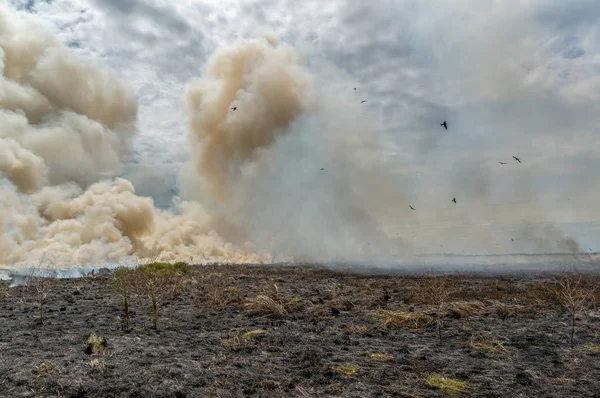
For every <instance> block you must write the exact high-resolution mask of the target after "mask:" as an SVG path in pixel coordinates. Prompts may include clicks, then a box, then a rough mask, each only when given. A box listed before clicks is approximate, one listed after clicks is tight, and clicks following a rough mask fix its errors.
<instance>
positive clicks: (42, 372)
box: [35, 361, 56, 377]
mask: <svg viewBox="0 0 600 398" xmlns="http://www.w3.org/2000/svg"><path fill="white" fill-rule="evenodd" d="M55 367H56V364H55V363H54V362H52V361H44V362H42V363H41V364H39V365H38V366H36V367H35V369H36V370H37V377H46V376H48V375H49V374H51V373H52V371H54V368H55Z"/></svg>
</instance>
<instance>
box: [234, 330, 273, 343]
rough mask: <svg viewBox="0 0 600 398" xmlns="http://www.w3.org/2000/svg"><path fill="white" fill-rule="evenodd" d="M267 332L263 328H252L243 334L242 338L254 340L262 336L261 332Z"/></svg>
mask: <svg viewBox="0 0 600 398" xmlns="http://www.w3.org/2000/svg"><path fill="white" fill-rule="evenodd" d="M266 333H267V332H266V331H265V330H262V329H257V330H250V331H249V332H245V333H242V334H241V336H240V337H241V338H242V339H243V340H246V341H249V340H252V339H253V338H254V337H256V336H260V335H261V334H266Z"/></svg>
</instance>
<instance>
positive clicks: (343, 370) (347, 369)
mask: <svg viewBox="0 0 600 398" xmlns="http://www.w3.org/2000/svg"><path fill="white" fill-rule="evenodd" d="M332 369H333V370H335V371H336V372H337V373H338V374H339V375H341V376H352V375H354V374H356V372H358V368H357V367H356V366H352V365H341V366H334V367H333V368H332Z"/></svg>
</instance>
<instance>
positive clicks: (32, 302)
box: [0, 266, 600, 398]
mask: <svg viewBox="0 0 600 398" xmlns="http://www.w3.org/2000/svg"><path fill="white" fill-rule="evenodd" d="M439 281H440V278H435V279H433V278H431V277H426V276H406V275H404V276H400V275H396V276H394V275H377V276H367V275H357V274H349V273H342V272H333V271H326V270H322V269H317V268H314V267H291V266H290V267H250V266H212V267H210V266H203V267H194V268H193V272H192V274H188V275H187V276H185V277H182V278H181V279H180V280H179V287H180V288H181V290H180V291H179V292H176V293H173V292H168V293H165V294H163V296H162V298H161V301H160V309H159V320H158V329H157V330H155V329H154V328H153V327H152V319H151V306H150V300H149V299H147V298H145V297H132V299H131V305H132V316H131V318H132V323H133V325H132V327H131V328H130V330H124V328H123V308H122V305H121V298H120V296H119V293H118V292H117V291H116V290H115V289H114V287H113V285H112V282H113V276H111V275H96V276H89V277H85V278H80V279H63V280H55V281H53V282H52V285H51V286H50V289H49V296H48V298H47V300H46V304H45V307H44V310H45V320H44V322H43V324H40V322H39V314H40V311H39V306H38V303H37V302H36V300H37V299H36V297H38V295H36V293H35V292H36V290H35V287H34V286H18V287H14V288H10V289H9V291H8V295H7V296H6V295H5V294H2V296H0V397H102V398H109V397H238V396H248V397H443V396H446V394H445V393H443V392H442V391H440V390H439V389H438V388H436V387H435V386H432V385H429V384H428V383H427V375H429V374H431V373H437V374H440V375H442V376H445V377H449V378H452V379H456V380H459V381H465V382H467V383H468V388H467V389H466V390H465V391H464V392H462V393H460V396H464V397H600V313H598V312H597V311H596V307H597V303H598V296H597V295H596V296H594V295H590V299H589V300H588V301H587V302H586V304H587V307H586V308H585V309H584V310H583V311H582V312H581V314H579V315H578V316H577V318H576V326H577V328H576V332H575V336H574V347H573V348H571V347H570V318H569V316H568V314H566V313H565V311H564V310H563V308H562V306H561V305H560V301H559V300H558V298H557V296H556V295H555V294H554V292H555V290H556V288H557V286H558V285H557V284H556V283H555V281H554V278H553V277H548V276H546V277H542V276H540V277H531V276H528V277H522V276H513V277H502V278H498V277H481V276H472V275H453V276H450V277H448V278H447V279H445V285H444V286H445V287H444V289H445V291H446V292H447V293H448V294H449V296H448V298H447V301H446V302H445V304H444V305H443V306H442V307H441V308H442V310H440V313H441V314H442V315H443V318H442V325H441V337H442V340H441V341H440V340H439V336H438V332H437V331H436V322H435V319H436V315H437V312H438V309H439V308H440V306H439V305H438V304H439V302H438V301H436V298H435V297H433V298H432V296H431V294H430V293H431V289H430V288H431V287H432V286H434V285H436V283H438V282H439ZM274 285H276V286H277V287H276V288H275V286H274ZM581 286H582V289H585V290H586V291H587V292H589V293H592V294H593V290H594V288H595V287H598V286H600V283H599V280H598V279H597V278H596V277H592V276H587V277H585V279H584V283H583V285H581ZM4 291H5V290H4ZM1 293H2V290H0V294H1ZM257 295H263V297H262V298H259V299H262V300H266V301H264V302H263V306H262V307H261V306H258V305H255V306H252V305H251V304H252V302H249V300H253V299H255V298H256V297H257ZM3 296H5V297H3ZM265 303H267V304H265ZM248 304H249V305H248ZM255 304H256V303H255ZM258 304H260V303H258ZM385 310H392V311H404V312H407V313H416V312H420V313H423V314H427V315H429V316H431V318H427V319H429V321H433V322H431V323H427V322H425V323H418V324H417V323H415V324H414V325H408V326H407V327H397V326H395V325H393V324H390V325H387V327H384V325H383V324H382V323H381V321H382V317H383V316H384V315H385V314H386V313H385V312H384V311H385ZM412 326H416V327H415V328H412ZM249 331H257V332H255V333H251V334H244V333H245V332H249ZM92 333H93V334H96V335H97V336H100V337H102V338H104V339H105V342H106V348H105V351H104V353H92V351H93V350H92V349H91V347H88V337H89V336H90V335H91V334H92ZM373 354H378V355H373Z"/></svg>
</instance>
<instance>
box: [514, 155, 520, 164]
mask: <svg viewBox="0 0 600 398" xmlns="http://www.w3.org/2000/svg"><path fill="white" fill-rule="evenodd" d="M513 158H514V159H515V160H516V161H517V162H519V163H521V159H519V158H518V157H516V156H513Z"/></svg>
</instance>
